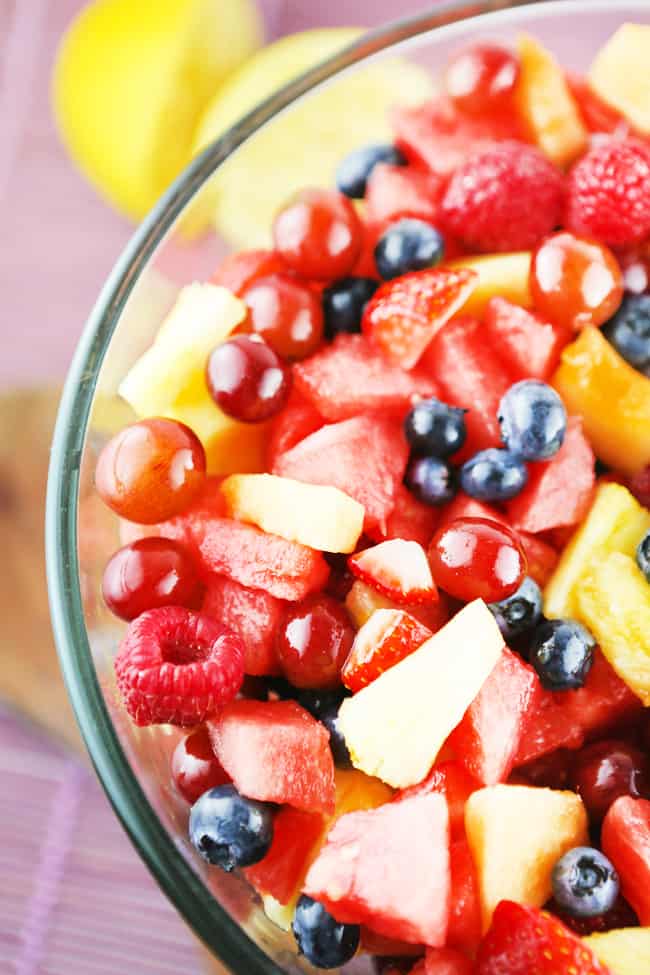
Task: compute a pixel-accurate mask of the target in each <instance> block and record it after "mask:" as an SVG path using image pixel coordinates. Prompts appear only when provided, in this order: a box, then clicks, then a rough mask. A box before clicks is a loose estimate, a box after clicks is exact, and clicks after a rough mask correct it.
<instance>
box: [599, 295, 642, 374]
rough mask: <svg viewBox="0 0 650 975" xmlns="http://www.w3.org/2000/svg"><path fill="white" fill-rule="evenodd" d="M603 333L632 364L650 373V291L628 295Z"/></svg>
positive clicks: (639, 369) (640, 370)
mask: <svg viewBox="0 0 650 975" xmlns="http://www.w3.org/2000/svg"><path fill="white" fill-rule="evenodd" d="M603 334H604V336H605V338H606V339H608V340H609V341H610V342H611V343H612V345H613V346H614V348H615V349H616V351H617V352H618V353H619V354H620V355H622V356H623V358H624V359H625V360H626V361H627V362H629V363H630V365H631V366H634V368H635V369H638V371H639V372H642V373H643V375H644V376H648V377H650V295H629V296H628V297H627V298H625V299H624V300H623V303H622V305H621V307H620V308H619V310H618V311H617V312H616V314H615V315H614V317H613V318H610V320H609V321H608V322H607V324H606V325H605V326H604V327H603Z"/></svg>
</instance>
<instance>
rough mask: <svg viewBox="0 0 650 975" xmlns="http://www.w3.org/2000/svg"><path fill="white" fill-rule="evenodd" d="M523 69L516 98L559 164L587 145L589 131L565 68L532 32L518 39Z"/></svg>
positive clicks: (539, 143) (565, 163) (542, 145)
mask: <svg viewBox="0 0 650 975" xmlns="http://www.w3.org/2000/svg"><path fill="white" fill-rule="evenodd" d="M517 49H518V52H519V61H520V64H521V73H520V76H519V82H518V83H517V89H516V93H515V94H516V98H517V104H518V107H519V111H520V113H521V115H522V117H523V119H524V121H525V123H526V125H527V127H528V130H529V132H530V134H531V136H532V138H533V141H534V142H535V143H536V144H537V146H538V147H539V148H540V149H541V151H542V152H543V153H544V154H545V155H546V156H548V158H549V159H550V160H551V161H552V162H554V163H556V164H557V165H558V166H568V165H569V163H572V162H573V160H574V159H577V157H578V156H579V155H580V154H581V153H582V152H583V151H584V149H586V147H587V140H588V133H587V130H586V128H585V126H584V124H583V122H582V119H581V117H580V112H579V110H578V106H577V105H576V103H575V100H574V98H573V96H572V94H571V92H570V91H569V87H568V85H567V83H566V80H565V77H564V72H563V70H562V68H561V67H560V65H559V64H558V63H557V61H556V60H555V58H554V57H553V55H552V54H551V53H550V51H547V50H546V48H544V47H542V45H541V44H540V43H539V42H538V41H536V40H535V39H534V38H533V37H530V35H529V34H522V35H521V36H520V37H519V39H518V42H517Z"/></svg>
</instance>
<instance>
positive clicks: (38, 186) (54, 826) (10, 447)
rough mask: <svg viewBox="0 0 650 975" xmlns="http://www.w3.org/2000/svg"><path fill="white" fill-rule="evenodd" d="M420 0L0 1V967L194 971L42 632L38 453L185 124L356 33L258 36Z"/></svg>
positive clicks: (42, 473) (186, 149) (168, 171)
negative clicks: (86, 333)
mask: <svg viewBox="0 0 650 975" xmlns="http://www.w3.org/2000/svg"><path fill="white" fill-rule="evenodd" d="M433 2H434V0H431V2H430V3H421V2H414V0H356V2H355V3H354V4H351V3H350V2H349V0H95V2H94V3H90V4H84V3H82V2H81V0H49V2H48V0H0V125H1V126H2V139H1V140H0V199H1V201H2V228H1V230H0V294H2V299H3V312H2V315H1V316H0V322H1V324H0V334H1V336H2V355H0V544H1V545H2V549H3V560H2V564H3V572H2V586H0V647H1V652H2V666H0V774H1V775H2V789H1V790H0V837H1V840H2V842H1V843H0V972H2V973H4V972H7V973H14V975H64V973H65V975H75V973H76V972H80V973H81V972H82V971H83V973H84V975H116V973H121V972H123V971H125V970H126V969H127V967H128V968H130V967H131V965H132V960H133V959H134V958H137V965H138V969H139V971H140V972H144V973H148V972H151V973H156V975H167V973H169V975H172V973H173V975H178V973H179V972H181V971H183V972H194V971H197V972H198V971H200V969H201V965H200V961H199V958H198V955H197V951H196V948H195V945H194V943H193V941H192V938H191V936H190V935H189V933H188V932H187V931H186V930H185V929H184V927H183V925H182V922H181V921H180V919H178V918H177V917H176V916H175V914H174V912H173V910H172V908H171V907H170V906H169V905H168V904H167V902H166V901H165V900H164V898H163V896H162V894H160V893H159V891H158V889H157V888H156V887H155V885H154V883H153V881H152V880H151V879H150V878H149V876H148V874H147V872H146V870H145V868H144V867H143V866H142V865H141V863H140V861H139V859H138V857H137V855H136V853H135V852H134V851H133V850H132V848H131V846H130V844H129V843H128V841H127V839H126V837H125V836H124V835H123V833H122V831H121V827H120V826H119V824H118V823H117V820H116V819H115V818H114V816H113V814H112V812H111V810H110V809H109V807H108V804H107V802H106V800H105V798H104V796H103V793H102V792H101V790H100V787H99V785H98V783H97V782H96V780H95V778H94V776H93V773H92V771H91V770H90V768H89V767H88V765H87V761H86V758H85V755H84V753H83V748H82V745H81V743H80V741H79V739H78V735H77V732H76V728H75V725H74V719H73V717H72V714H71V712H70V709H69V706H68V703H67V700H66V696H65V691H64V689H63V687H62V684H61V680H60V676H59V672H58V665H57V661H56V656H55V651H54V647H53V643H52V638H51V634H50V628H49V617H48V607H47V596H46V590H45V574H44V565H43V545H42V525H43V506H44V491H45V481H46V472H47V463H48V451H49V442H50V437H51V430H52V425H53V422H54V418H55V413H56V405H57V400H58V396H59V392H60V387H61V383H62V381H63V379H64V377H65V373H66V369H67V366H68V364H69V361H70V358H71V355H72V353H73V350H74V347H75V344H76V342H77V340H78V337H79V334H80V332H81V329H82V327H83V323H84V321H85V319H86V317H87V315H88V313H89V311H90V309H91V307H92V305H93V302H94V300H95V298H96V297H97V294H98V292H99V289H100V287H101V285H102V283H103V281H104V279H105V278H106V276H107V274H108V272H109V271H110V269H111V267H112V265H113V263H114V261H115V260H116V258H117V256H118V255H119V253H120V251H121V250H122V248H123V246H124V244H125V243H126V241H127V240H128V238H129V235H130V234H131V232H132V229H133V226H134V224H135V222H136V221H137V220H138V219H140V218H141V217H142V216H143V215H144V214H145V213H146V212H147V210H148V209H149V208H150V206H151V205H152V203H153V202H154V201H155V199H156V198H157V197H158V195H159V194H160V192H161V191H162V190H163V189H164V187H165V185H167V183H168V182H169V180H170V179H171V178H172V177H173V176H174V175H175V174H176V172H177V171H179V170H180V169H181V168H182V166H183V165H184V164H185V163H186V162H187V161H188V160H189V159H190V158H191V155H192V152H193V151H194V150H195V149H196V147H197V145H198V144H200V142H201V140H202V141H205V140H206V138H210V137H211V136H212V135H215V134H218V133H219V131H220V130H221V129H222V128H223V126H224V124H225V122H231V121H234V120H235V119H236V118H237V117H238V116H239V115H240V114H241V113H242V112H243V111H245V110H246V109H248V108H249V107H252V104H253V103H254V102H256V101H258V100H261V99H262V98H264V97H266V96H267V95H269V94H270V93H271V91H272V90H273V89H274V88H275V87H276V86H277V85H279V84H281V83H283V82H285V81H287V80H289V78H290V77H292V76H293V75H295V74H297V73H299V72H300V71H302V70H304V69H305V68H307V67H308V66H309V64H310V63H312V62H313V60H314V59H318V56H319V54H322V55H323V56H324V55H327V54H330V53H332V52H333V50H335V49H336V48H337V47H340V46H342V45H343V44H345V43H348V42H349V40H350V39H351V37H352V34H351V33H350V32H349V31H344V32H341V33H340V34H331V33H324V34H318V35H312V36H311V38H310V39H309V42H308V43H307V44H305V43H303V42H301V41H298V42H293V41H292V42H289V46H288V47H286V48H284V49H283V50H282V53H281V56H280V57H279V58H278V57H277V56H275V57H272V58H271V59H270V60H269V61H267V62H265V61H264V55H262V56H261V57H262V60H261V61H260V55H259V53H257V54H256V52H258V51H259V49H260V48H261V47H262V46H263V45H265V44H267V45H268V44H269V43H271V42H273V41H275V40H277V39H278V38H282V37H284V36H285V35H289V34H292V33H294V32H297V31H305V30H313V29H315V28H333V27H371V26H375V25H377V24H380V23H382V22H384V21H386V20H389V19H391V18H395V17H403V16H407V15H408V14H411V13H415V12H417V11H419V10H422V9H425V8H426V7H427V6H432V4H433ZM71 25H72V26H71ZM64 37H65V38H66V39H65V40H64ZM251 59H255V60H254V61H252V60H251ZM242 72H245V74H244V75H243V77H242V74H241V73H242ZM53 79H54V80H53ZM53 89H54V95H53ZM233 92H234V94H233ZM197 133H199V135H197ZM73 160H74V161H73ZM154 161H155V165H154ZM188 254H189V255H190V256H191V247H190V249H189V251H188Z"/></svg>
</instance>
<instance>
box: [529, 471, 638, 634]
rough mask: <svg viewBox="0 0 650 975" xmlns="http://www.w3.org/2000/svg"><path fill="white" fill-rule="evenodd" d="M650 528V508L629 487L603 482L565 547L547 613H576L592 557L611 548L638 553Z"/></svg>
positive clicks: (546, 604)
mask: <svg viewBox="0 0 650 975" xmlns="http://www.w3.org/2000/svg"><path fill="white" fill-rule="evenodd" d="M649 529H650V511H646V509H645V508H642V507H641V505H640V504H639V503H638V501H636V499H635V498H634V497H633V496H632V495H631V494H630V492H629V491H628V490H627V488H624V487H623V486H622V485H621V484H613V483H609V484H601V485H600V487H599V488H598V490H597V492H596V497H595V499H594V502H593V504H592V506H591V509H590V510H589V514H588V515H587V517H586V518H585V520H584V522H583V523H582V525H581V526H580V527H579V528H578V530H577V531H576V533H575V534H574V535H573V538H572V539H571V541H570V542H569V544H568V545H567V547H566V548H565V549H564V552H563V553H562V555H561V556H560V561H559V562H558V564H557V567H556V569H555V572H554V573H553V575H552V576H551V578H550V580H549V582H548V584H547V586H546V589H545V590H544V613H545V615H546V616H547V617H550V618H557V617H562V616H575V615H576V614H577V613H578V605H577V600H576V593H577V591H578V586H579V583H580V581H581V579H582V577H583V576H584V575H585V574H586V573H587V572H588V570H589V566H590V565H591V563H592V561H593V560H594V559H596V558H599V557H602V556H605V555H608V554H609V553H610V552H622V553H623V554H625V555H634V553H635V551H636V547H637V545H638V544H639V541H640V540H641V538H642V537H643V535H645V533H646V532H647V531H648V530H649Z"/></svg>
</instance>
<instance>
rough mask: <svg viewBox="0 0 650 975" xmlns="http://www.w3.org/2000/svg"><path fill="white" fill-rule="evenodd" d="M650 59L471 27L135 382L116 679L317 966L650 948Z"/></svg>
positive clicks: (287, 210)
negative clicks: (422, 95)
mask: <svg viewBox="0 0 650 975" xmlns="http://www.w3.org/2000/svg"><path fill="white" fill-rule="evenodd" d="M649 62H650V27H648V26H635V25H627V26H625V27H624V28H622V29H621V30H620V31H619V32H618V33H616V34H615V35H614V36H613V37H612V38H611V39H610V40H609V42H608V43H607V44H606V46H605V47H604V49H603V50H602V51H601V52H600V53H599V54H598V56H597V57H596V60H595V62H594V64H593V66H592V68H591V70H590V72H589V74H588V75H587V76H586V77H578V76H575V75H572V74H569V73H567V72H566V71H564V70H563V68H562V67H561V66H560V65H559V64H558V63H557V61H556V60H555V58H554V57H553V55H552V54H551V52H549V51H547V50H546V49H544V47H542V46H541V45H540V44H539V43H538V42H537V41H536V40H535V39H534V38H532V37H529V36H522V37H521V38H519V40H518V42H517V44H516V46H515V47H514V48H513V49H506V48H505V47H499V46H496V45H493V44H476V45H474V46H472V47H470V48H468V49H465V50H461V51H460V52H458V53H457V54H456V55H455V56H454V57H453V58H452V60H451V61H450V63H449V65H448V66H447V68H446V71H445V73H444V76H443V78H442V82H441V85H440V88H439V92H440V93H439V94H437V95H436V96H435V97H434V98H433V99H431V100H429V101H427V102H426V103H424V104H421V105H419V106H416V107H413V106H409V107H405V108H396V109H395V110H394V112H393V114H392V117H391V124H392V128H393V132H394V139H393V141H392V142H391V143H389V144H381V145H376V144H373V145H362V146H359V147H358V148H357V149H356V150H355V151H353V152H352V153H351V154H350V155H348V156H346V157H345V158H343V159H341V160H340V164H339V166H338V169H337V173H336V185H335V186H331V187H307V188H305V189H298V190H297V192H296V194H295V195H294V196H293V197H292V198H291V199H290V200H289V201H288V202H287V203H286V205H285V206H284V207H282V208H281V209H280V211H279V212H278V213H277V215H276V217H275V220H274V222H273V226H272V240H273V247H272V248H269V249H266V250H264V249H261V250H248V251H241V252H237V253H234V254H233V255H232V256H230V257H229V258H228V259H227V260H225V261H224V262H223V263H222V264H221V265H220V266H219V267H217V268H216V269H215V271H214V274H213V276H212V278H211V279H210V280H209V281H201V282H199V281H197V282H195V283H193V284H191V285H188V286H186V287H185V288H183V290H182V291H181V292H180V294H179V296H178V299H177V301H176V304H175V306H174V307H173V308H172V310H171V311H170V312H169V314H168V315H167V317H166V319H165V320H164V322H163V323H162V325H161V327H160V329H159V332H158V334H157V336H156V338H155V340H154V342H153V344H152V345H151V346H150V348H149V349H148V350H147V351H146V352H145V353H144V354H143V355H142V357H141V358H140V359H139V360H138V361H137V362H136V363H135V364H134V365H133V366H132V368H131V369H130V370H129V372H128V374H127V375H125V376H124V378H123V381H122V383H121V387H120V393H121V396H122V397H123V398H124V400H126V401H127V403H128V404H130V406H131V407H132V409H133V410H134V412H135V414H136V417H137V418H136V420H135V422H133V423H132V424H130V425H129V426H127V427H125V428H124V429H123V430H121V431H120V432H119V433H117V435H116V436H114V437H113V439H111V440H110V441H109V442H108V443H107V444H106V445H105V446H104V448H103V450H102V452H101V454H100V457H99V460H98V464H97V469H96V478H95V482H96V488H97V491H98V493H99V495H100V496H101V498H102V499H103V501H104V502H105V503H106V504H107V505H108V506H109V507H110V508H111V509H112V510H113V511H114V512H115V513H116V515H117V516H118V517H119V523H120V528H121V532H122V541H123V547H122V548H120V549H119V551H117V552H116V553H115V554H114V555H113V556H112V558H111V559H110V561H109V562H108V565H107V566H106V569H105V573H104V578H103V595H104V600H105V603H106V606H107V607H108V609H109V610H110V611H112V613H114V614H115V615H116V616H118V617H119V618H120V619H122V620H124V621H126V622H127V624H128V625H127V627H126V633H125V635H124V638H123V640H122V643H121V645H120V647H119V650H118V652H117V655H116V658H115V676H116V680H117V687H118V689H119V693H120V695H121V700H122V702H123V705H124V708H125V709H126V711H127V712H128V714H129V715H130V717H131V719H132V720H133V722H135V724H136V725H139V726H144V725H158V724H162V725H174V726H176V727H177V728H178V729H180V730H179V731H178V733H177V734H178V744H177V746H176V748H175V751H174V754H173V758H172V762H171V768H170V772H169V774H170V777H171V779H172V781H173V783H174V786H175V789H176V791H177V792H178V794H179V796H180V797H182V799H183V800H184V801H185V802H186V804H187V815H188V835H189V841H190V843H191V844H192V845H193V846H194V847H195V849H196V851H198V854H200V856H201V857H202V858H203V859H204V860H205V861H207V863H208V864H209V865H210V868H209V869H214V870H223V871H239V872H241V873H242V874H243V876H244V877H245V878H246V880H247V881H248V882H249V884H250V885H251V886H252V888H254V890H255V891H256V892H257V895H259V900H260V902H261V904H262V906H263V908H264V910H265V911H266V913H267V915H268V917H269V918H270V919H271V921H272V922H273V923H274V924H277V925H278V926H279V927H283V928H284V929H285V930H287V931H289V930H291V931H292V932H293V937H294V938H295V942H296V950H297V951H298V952H299V953H301V954H302V955H304V956H305V957H306V959H307V960H308V961H309V962H310V963H311V964H313V965H315V966H317V967H320V968H323V969H329V968H335V967H338V966H340V965H343V964H345V963H346V962H347V961H349V960H350V959H351V958H352V957H353V956H354V955H356V954H357V953H358V952H366V953H368V954H370V955H373V956H374V958H375V964H376V968H377V972H378V973H380V975H389V973H390V975H400V973H411V972H412V973H413V975H532V973H533V972H534V973H537V975H551V973H552V975H631V973H632V972H635V973H640V972H642V971H650V967H649V966H650V713H649V712H647V711H646V710H645V708H646V707H648V706H650V508H649V506H650V106H649V103H648V88H647V85H645V87H644V86H643V85H639V84H637V83H636V80H635V79H634V78H633V79H630V75H629V71H630V67H629V65H630V64H634V63H635V64H637V65H639V66H641V65H643V66H646V65H647V64H648V63H649ZM639 70H643V68H641V67H640V68H639ZM645 77H646V80H647V72H646V74H645ZM644 959H645V962H644Z"/></svg>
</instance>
